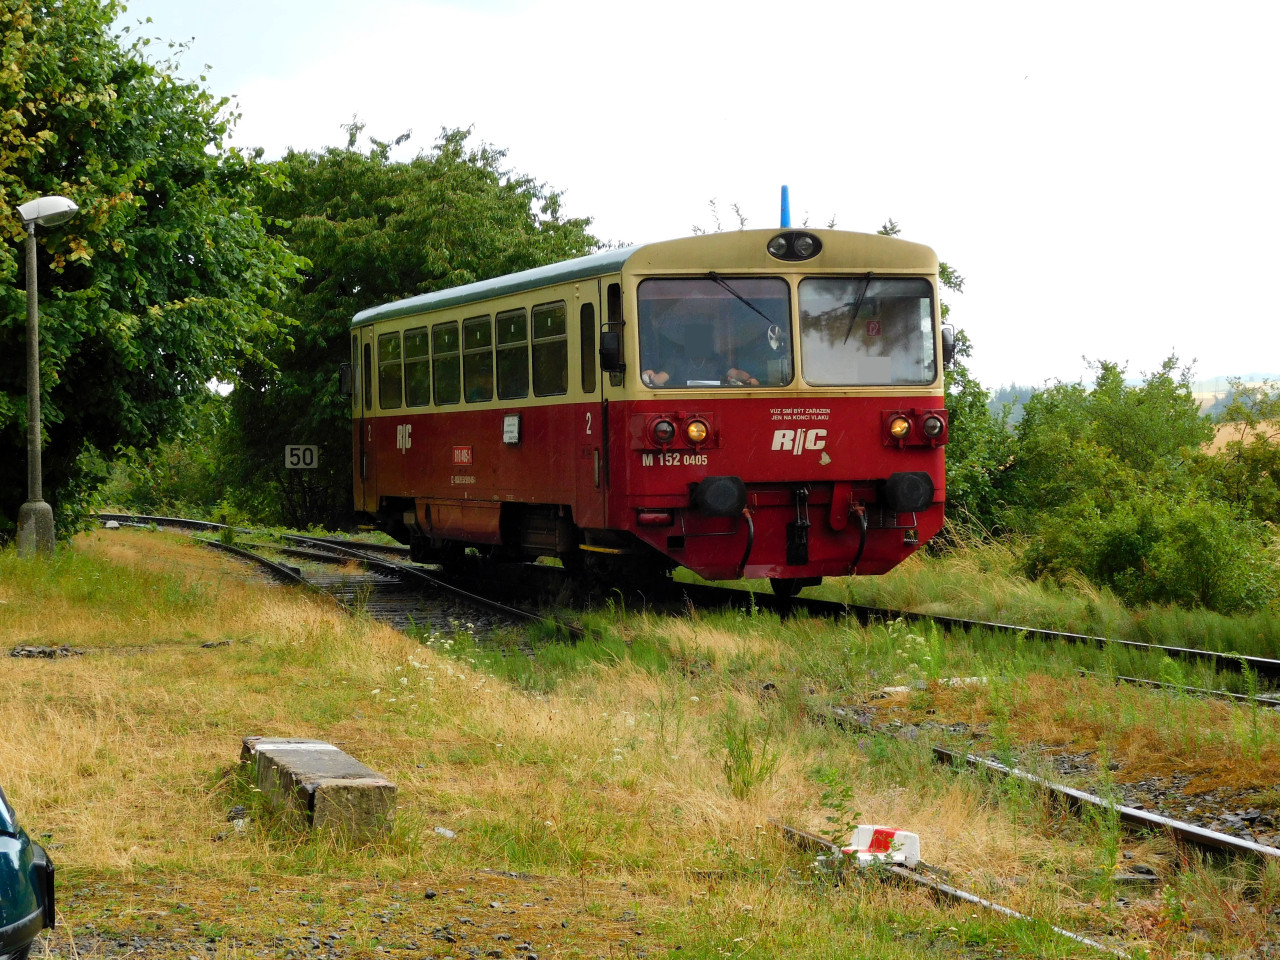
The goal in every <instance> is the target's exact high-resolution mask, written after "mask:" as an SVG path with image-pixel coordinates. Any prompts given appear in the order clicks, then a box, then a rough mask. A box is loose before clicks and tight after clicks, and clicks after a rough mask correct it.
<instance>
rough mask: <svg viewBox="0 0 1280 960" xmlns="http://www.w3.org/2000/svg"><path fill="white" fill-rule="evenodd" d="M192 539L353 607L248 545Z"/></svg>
mask: <svg viewBox="0 0 1280 960" xmlns="http://www.w3.org/2000/svg"><path fill="white" fill-rule="evenodd" d="M191 539H193V540H195V541H196V542H197V543H203V544H204V545H205V546H209V547H213V548H214V549H215V550H221V551H223V552H224V553H230V554H234V555H235V556H237V557H242V558H243V559H245V560H250V561H252V562H254V563H256V564H258V565H259V566H261V567H263V568H264V569H266V570H268V571H270V572H271V573H272V575H273V576H275V577H276V578H277V579H278V580H281V581H283V582H285V583H289V584H292V585H294V586H300V587H305V588H306V589H308V590H311V591H312V592H314V593H318V594H320V595H321V596H324V597H327V598H328V599H330V600H332V601H333V602H334V603H336V604H338V606H340V607H342V608H343V609H344V610H348V611H349V610H350V609H351V607H350V605H348V604H347V603H346V602H345V601H344V600H342V599H341V598H339V597H335V596H334V595H333V594H332V593H330V592H329V591H328V590H324V589H321V588H320V587H318V586H317V585H316V584H314V583H312V582H311V581H310V580H308V579H307V578H306V577H304V576H303V575H302V571H301V570H298V569H297V568H296V567H291V566H289V565H288V564H286V563H276V562H275V561H274V560H269V559H267V558H266V557H264V556H262V555H261V554H259V553H255V552H254V551H252V550H250V549H248V548H247V547H242V546H239V545H238V544H234V543H223V542H222V541H221V540H210V539H209V538H207V537H192V538H191Z"/></svg>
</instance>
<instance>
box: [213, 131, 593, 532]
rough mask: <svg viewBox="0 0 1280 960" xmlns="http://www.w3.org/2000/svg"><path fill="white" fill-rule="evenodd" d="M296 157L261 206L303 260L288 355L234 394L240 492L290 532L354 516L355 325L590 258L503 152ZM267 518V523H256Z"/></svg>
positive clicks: (451, 142)
mask: <svg viewBox="0 0 1280 960" xmlns="http://www.w3.org/2000/svg"><path fill="white" fill-rule="evenodd" d="M347 131H348V135H349V139H348V143H347V147H346V149H337V148H333V149H329V150H326V151H323V152H299V151H291V152H290V153H288V154H287V155H286V156H285V157H284V158H283V159H282V160H280V161H279V162H278V163H277V164H275V172H276V173H277V175H278V179H277V181H276V182H275V183H273V184H270V185H264V186H262V187H261V188H260V190H259V192H258V194H257V201H258V202H259V203H260V204H261V206H262V210H263V212H264V215H266V216H267V217H269V218H270V223H271V229H272V230H273V231H275V233H276V235H277V236H278V237H279V239H280V240H282V241H285V242H287V243H288V244H289V246H290V247H291V248H292V249H293V250H295V251H296V252H298V253H300V254H303V255H305V256H306V257H307V259H308V260H309V261H310V264H311V266H310V269H309V270H308V271H307V272H306V276H305V279H304V282H303V284H302V285H301V286H300V287H299V288H298V289H297V290H296V291H294V292H293V294H292V295H291V296H290V299H289V302H288V306H287V310H288V312H289V313H290V315H291V316H293V317H295V318H296V319H297V321H298V324H299V326H298V328H297V330H296V332H295V334H294V338H293V342H292V343H291V344H287V345H286V344H281V345H280V346H279V347H278V348H276V349H273V350H272V351H270V353H269V362H265V363H261V364H257V365H253V366H250V367H248V368H247V369H246V370H245V371H244V372H243V374H242V376H241V377H240V379H239V380H238V381H237V385H236V389H235V391H234V392H233V393H232V395H231V398H230V399H231V406H232V410H233V422H234V424H235V428H236V432H237V434H238V441H237V443H236V447H237V450H238V453H237V455H236V458H235V462H234V463H233V464H232V467H233V470H234V473H235V475H236V476H237V477H238V478H239V483H240V487H241V489H242V490H243V491H245V492H246V494H248V492H250V491H251V492H252V496H253V497H256V498H257V499H258V503H257V505H256V506H254V505H252V504H250V505H248V506H249V507H250V508H252V509H255V510H258V511H262V510H269V509H270V508H271V507H272V505H273V504H275V505H278V508H279V512H278V513H277V514H276V516H275V517H272V518H271V519H278V520H282V521H284V522H288V523H291V524H295V525H308V524H312V523H324V524H328V525H336V524H339V523H341V522H343V521H344V519H345V518H348V517H349V516H350V513H351V510H352V494H351V423H350V406H349V402H348V400H347V399H346V398H344V397H341V396H339V394H338V381H337V370H338V365H339V364H340V363H342V362H343V361H345V360H348V359H349V355H350V347H349V335H350V330H349V325H350V323H351V318H352V317H353V316H354V315H355V314H356V313H357V312H358V311H360V310H362V309H364V308H366V307H370V306H373V305H375V304H379V303H385V302H388V301H391V300H397V299H400V298H403V297H410V296H414V295H417V294H420V293H427V292H430V291H433V290H440V289H443V288H446V287H453V286H457V285H458V284H463V283H469V282H471V281H474V280H484V279H487V278H489V277H494V276H500V275H503V274H507V273H512V272H515V271H518V270H525V269H528V268H531V267H536V266H541V265H543V264H547V263H554V262H556V261H559V260H565V259H569V258H572V257H575V256H580V255H583V254H586V253H589V252H591V251H592V250H593V249H595V248H596V246H597V245H598V243H597V241H596V239H595V238H594V237H592V236H591V235H590V234H589V233H587V226H588V224H589V221H587V220H581V219H571V218H564V217H562V216H561V214H560V195H559V194H558V193H556V192H555V191H551V190H548V189H547V188H546V187H545V186H544V185H543V184H541V183H539V182H537V181H535V180H534V179H532V178H530V177H528V176H523V175H518V174H513V173H511V172H509V171H507V170H505V169H504V167H503V160H504V157H505V151H502V150H498V149H495V148H493V147H491V146H487V145H484V144H482V145H480V146H478V147H474V146H471V145H469V144H468V140H469V136H470V131H467V130H444V131H442V132H441V134H440V137H439V139H438V140H437V141H436V143H435V145H434V146H433V148H432V149H431V150H430V151H428V152H423V153H419V154H418V155H417V156H416V157H414V158H413V159H412V160H409V161H406V162H396V161H393V160H391V158H390V153H391V150H392V148H393V147H394V146H396V145H399V144H401V143H403V142H404V140H405V139H407V135H406V137H401V138H400V139H398V140H396V141H394V142H386V141H380V140H376V139H372V138H370V141H369V142H370V144H371V147H370V149H369V151H368V153H364V152H362V151H361V150H359V149H357V141H358V140H359V137H360V134H361V132H362V127H361V125H360V124H359V123H357V122H354V121H353V123H352V124H351V125H350V126H349V127H347ZM292 443H307V444H317V445H319V447H320V467H319V468H318V469H317V470H314V471H311V470H308V471H300V470H294V471H286V470H285V469H284V468H283V448H284V446H285V445H286V444H292ZM264 519H266V518H265V517H264Z"/></svg>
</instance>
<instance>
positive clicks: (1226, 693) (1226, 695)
mask: <svg viewBox="0 0 1280 960" xmlns="http://www.w3.org/2000/svg"><path fill="white" fill-rule="evenodd" d="M1076 672H1077V673H1079V674H1080V675H1081V676H1083V677H1096V678H1097V679H1099V680H1117V681H1119V682H1121V683H1131V684H1133V685H1134V686H1139V687H1155V688H1157V689H1159V690H1176V691H1177V692H1179V693H1187V694H1196V695H1197V696H1201V697H1212V698H1215V699H1218V700H1235V701H1237V702H1239V703H1250V704H1257V705H1258V706H1260V707H1269V708H1271V709H1273V710H1280V700H1278V699H1276V698H1275V697H1262V696H1258V697H1255V696H1253V695H1252V694H1248V693H1232V692H1231V691H1230V690H1211V689H1209V688H1207V687H1188V686H1185V685H1183V684H1180V683H1165V682H1164V681H1163V680H1148V679H1147V678H1146V677H1125V676H1121V675H1120V674H1116V675H1115V676H1114V677H1113V676H1111V674H1107V673H1098V672H1097V671H1096V670H1085V669H1084V668H1083V667H1077V668H1076Z"/></svg>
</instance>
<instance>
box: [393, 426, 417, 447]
mask: <svg viewBox="0 0 1280 960" xmlns="http://www.w3.org/2000/svg"><path fill="white" fill-rule="evenodd" d="M412 433H413V424H411V423H397V424H396V449H397V450H399V451H400V452H401V453H408V452H409V448H410V447H412V446H413V437H412V436H411V434H412Z"/></svg>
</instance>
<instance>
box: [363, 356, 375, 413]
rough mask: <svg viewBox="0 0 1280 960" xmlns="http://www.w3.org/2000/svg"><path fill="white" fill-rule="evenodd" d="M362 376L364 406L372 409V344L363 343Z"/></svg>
mask: <svg viewBox="0 0 1280 960" xmlns="http://www.w3.org/2000/svg"><path fill="white" fill-rule="evenodd" d="M361 374H362V376H363V378H364V408H365V409H366V410H372V409H373V344H371V343H366V344H365V345H364V365H363V366H362V367H361Z"/></svg>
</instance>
